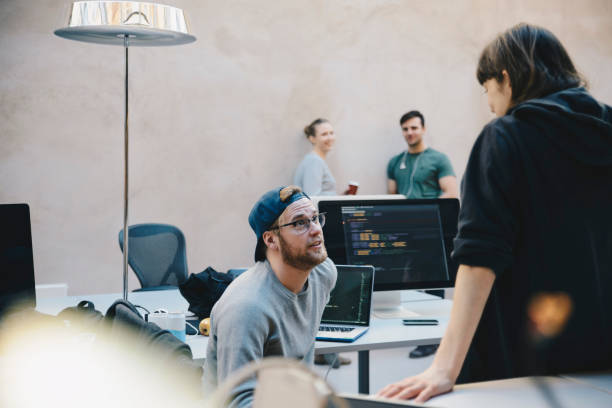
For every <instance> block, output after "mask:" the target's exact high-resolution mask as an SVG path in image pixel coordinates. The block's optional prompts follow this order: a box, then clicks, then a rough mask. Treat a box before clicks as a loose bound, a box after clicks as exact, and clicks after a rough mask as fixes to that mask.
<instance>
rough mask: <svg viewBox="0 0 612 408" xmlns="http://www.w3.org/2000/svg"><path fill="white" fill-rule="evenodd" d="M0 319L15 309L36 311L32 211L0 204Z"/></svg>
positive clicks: (17, 205) (19, 206)
mask: <svg viewBox="0 0 612 408" xmlns="http://www.w3.org/2000/svg"><path fill="white" fill-rule="evenodd" d="M0 226H2V229H1V230H0V317H2V315H3V314H5V313H6V312H8V311H9V310H11V309H13V308H19V309H21V308H28V307H31V308H34V307H36V291H35V285H34V260H33V256H32V231H31V227H30V208H29V207H28V205H27V204H0Z"/></svg>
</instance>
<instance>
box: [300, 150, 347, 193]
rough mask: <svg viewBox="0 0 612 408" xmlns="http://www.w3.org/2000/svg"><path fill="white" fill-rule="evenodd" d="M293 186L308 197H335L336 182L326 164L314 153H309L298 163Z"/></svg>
mask: <svg viewBox="0 0 612 408" xmlns="http://www.w3.org/2000/svg"><path fill="white" fill-rule="evenodd" d="M293 184H295V185H297V186H299V187H300V188H301V189H302V190H303V191H304V192H305V193H306V194H308V195H310V196H319V195H336V194H337V193H336V180H335V179H334V176H333V175H332V173H331V171H330V170H329V167H327V163H325V160H323V159H322V158H321V157H319V155H317V154H316V153H315V152H310V153H308V154H307V155H306V156H304V159H302V161H301V162H300V164H299V165H298V167H297V169H296V170H295V175H294V176H293Z"/></svg>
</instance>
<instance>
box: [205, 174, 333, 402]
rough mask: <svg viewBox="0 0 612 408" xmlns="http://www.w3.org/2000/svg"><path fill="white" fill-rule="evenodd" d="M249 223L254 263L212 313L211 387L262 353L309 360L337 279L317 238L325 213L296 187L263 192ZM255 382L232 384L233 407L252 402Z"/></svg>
mask: <svg viewBox="0 0 612 408" xmlns="http://www.w3.org/2000/svg"><path fill="white" fill-rule="evenodd" d="M249 224H250V225H251V228H252V229H253V231H255V235H256V237H257V246H256V248H255V261H256V264H255V265H254V266H253V267H251V268H250V269H249V270H247V271H246V272H244V273H243V274H242V275H240V276H239V277H238V278H236V279H235V280H234V281H233V282H232V284H231V285H230V286H228V288H227V290H226V291H225V293H223V296H221V298H220V299H219V301H218V302H217V303H216V304H215V306H214V307H213V309H212V312H211V321H210V324H211V330H210V338H209V341H208V349H207V351H206V364H205V367H204V377H205V383H206V385H207V386H208V387H210V388H214V387H216V386H217V385H218V384H220V383H221V382H223V381H224V380H225V379H226V378H227V377H228V376H229V375H231V374H232V373H233V372H235V371H236V370H238V369H239V368H240V367H242V366H244V365H245V364H247V363H249V362H251V361H253V360H257V359H261V358H264V357H268V356H281V357H288V358H294V359H298V360H300V361H304V362H306V363H308V364H312V362H313V358H314V343H315V335H316V333H317V329H318V327H319V323H320V321H321V316H322V314H323V309H324V308H325V305H326V304H327V302H328V300H329V294H330V292H331V290H332V289H333V287H334V285H335V284H336V274H337V272H336V266H335V265H334V264H333V262H332V261H331V260H330V259H329V258H328V257H327V251H326V249H325V245H324V243H323V231H322V227H323V225H324V224H325V215H324V214H319V213H318V211H317V209H316V208H315V206H314V205H313V203H312V201H311V200H310V198H309V197H308V196H307V195H306V194H305V193H303V192H302V191H301V189H300V188H299V187H296V186H289V187H281V188H277V189H275V190H272V191H268V192H267V193H266V194H264V195H263V196H262V197H261V198H260V199H259V200H258V201H257V202H256V203H255V205H254V206H253V209H252V210H251V213H250V215H249ZM254 386H255V384H254V382H253V381H249V382H246V383H244V384H242V385H240V386H239V387H237V388H236V389H235V390H234V391H233V394H232V404H231V406H238V407H248V406H250V405H251V404H252V402H253V391H254Z"/></svg>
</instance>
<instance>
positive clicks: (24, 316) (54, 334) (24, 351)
mask: <svg viewBox="0 0 612 408" xmlns="http://www.w3.org/2000/svg"><path fill="white" fill-rule="evenodd" d="M0 325H1V327H2V330H0V406H2V407H21V408H30V407H32V408H34V407H41V406H49V407H63V408H71V407H88V408H98V407H99V408H108V407H111V406H122V407H143V408H144V407H146V408H156V407H160V408H162V407H163V408H167V407H172V406H180V407H181V408H188V407H198V408H201V407H207V406H208V405H206V404H205V402H204V401H203V399H202V395H201V392H200V388H199V387H198V386H196V385H194V381H193V379H192V378H191V373H188V370H181V369H179V367H181V366H180V365H179V364H174V363H173V362H172V361H171V360H169V359H167V358H164V359H158V358H157V356H160V355H161V356H163V355H166V354H167V353H164V350H160V353H159V354H158V353H157V351H156V349H155V347H154V346H152V345H151V344H147V343H145V342H143V341H142V339H140V338H138V337H137V336H134V335H133V331H132V330H129V329H127V328H124V329H122V328H121V327H119V326H118V325H113V327H112V329H111V328H109V327H104V326H101V327H99V328H98V329H97V330H92V327H91V326H87V327H84V326H81V325H79V324H74V323H73V324H71V325H70V327H66V325H65V324H64V323H63V321H62V320H60V319H57V318H55V317H53V316H46V315H41V314H38V313H36V312H30V313H20V314H14V315H12V316H8V317H7V319H6V320H4V321H2V322H0Z"/></svg>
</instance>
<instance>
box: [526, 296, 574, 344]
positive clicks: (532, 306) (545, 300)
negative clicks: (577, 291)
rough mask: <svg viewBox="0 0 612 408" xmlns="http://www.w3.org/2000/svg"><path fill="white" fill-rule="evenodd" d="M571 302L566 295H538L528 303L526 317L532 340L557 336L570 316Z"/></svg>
mask: <svg viewBox="0 0 612 408" xmlns="http://www.w3.org/2000/svg"><path fill="white" fill-rule="evenodd" d="M572 310H573V302H572V299H571V298H570V297H569V295H568V294H567V293H564V292H557V293H552V292H551V293H546V292H543V293H539V294H537V295H535V296H534V297H533V298H532V299H531V301H530V302H529V306H528V308H527V315H528V316H529V321H530V323H531V325H530V326H531V330H530V334H531V336H532V338H533V340H535V341H537V340H539V339H542V338H552V337H556V336H558V335H559V334H560V333H561V332H562V331H563V329H564V328H565V325H566V323H567V321H568V319H569V317H570V316H571V314H572Z"/></svg>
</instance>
